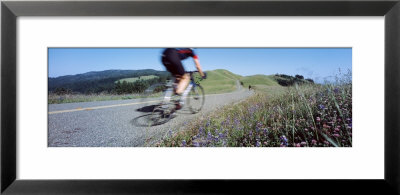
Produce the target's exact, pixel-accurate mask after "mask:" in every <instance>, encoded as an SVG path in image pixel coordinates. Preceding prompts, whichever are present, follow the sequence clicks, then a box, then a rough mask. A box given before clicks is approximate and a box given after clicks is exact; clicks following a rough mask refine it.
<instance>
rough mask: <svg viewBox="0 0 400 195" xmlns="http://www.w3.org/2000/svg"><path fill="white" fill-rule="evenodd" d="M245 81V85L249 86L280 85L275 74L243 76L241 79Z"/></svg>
mask: <svg viewBox="0 0 400 195" xmlns="http://www.w3.org/2000/svg"><path fill="white" fill-rule="evenodd" d="M240 81H241V82H243V86H244V87H246V88H248V87H249V85H251V86H252V87H257V86H279V84H278V82H277V81H276V80H275V78H274V76H272V75H252V76H246V77H242V79H240Z"/></svg>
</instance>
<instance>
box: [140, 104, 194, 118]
mask: <svg viewBox="0 0 400 195" xmlns="http://www.w3.org/2000/svg"><path fill="white" fill-rule="evenodd" d="M156 106H158V105H148V106H143V107H141V108H138V109H136V111H138V112H145V113H151V112H153V110H154V108H155V107H156ZM176 113H178V114H193V113H192V111H190V110H189V108H187V107H183V109H182V110H178V111H176ZM143 116H144V115H143Z"/></svg>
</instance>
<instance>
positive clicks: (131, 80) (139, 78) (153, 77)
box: [115, 75, 158, 83]
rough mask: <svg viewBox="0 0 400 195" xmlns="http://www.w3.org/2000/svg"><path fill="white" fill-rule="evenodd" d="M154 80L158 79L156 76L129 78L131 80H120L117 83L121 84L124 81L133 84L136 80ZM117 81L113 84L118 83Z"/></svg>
mask: <svg viewBox="0 0 400 195" xmlns="http://www.w3.org/2000/svg"><path fill="white" fill-rule="evenodd" d="M155 78H158V76H156V75H148V76H140V77H131V78H124V79H120V80H118V81H119V82H121V83H122V82H124V81H126V82H128V83H134V82H136V81H138V80H149V79H155ZM118 81H115V82H118Z"/></svg>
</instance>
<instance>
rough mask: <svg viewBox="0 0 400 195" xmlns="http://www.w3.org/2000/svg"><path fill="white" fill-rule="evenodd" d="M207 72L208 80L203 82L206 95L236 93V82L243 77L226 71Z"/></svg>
mask: <svg viewBox="0 0 400 195" xmlns="http://www.w3.org/2000/svg"><path fill="white" fill-rule="evenodd" d="M206 72H207V79H206V80H203V81H202V82H201V85H202V86H203V87H204V91H205V93H206V94H210V93H225V92H231V91H235V90H236V89H237V87H236V81H237V80H240V78H242V76H240V75H237V74H234V73H232V72H229V71H228V70H224V69H217V70H210V71H206Z"/></svg>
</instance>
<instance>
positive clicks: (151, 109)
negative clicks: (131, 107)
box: [136, 105, 157, 112]
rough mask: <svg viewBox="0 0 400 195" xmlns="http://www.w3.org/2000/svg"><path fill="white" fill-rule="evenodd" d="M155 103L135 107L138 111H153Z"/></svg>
mask: <svg viewBox="0 0 400 195" xmlns="http://www.w3.org/2000/svg"><path fill="white" fill-rule="evenodd" d="M156 106H157V105H149V106H143V107H141V108H138V109H136V111H138V112H153V110H154V108H155V107H156Z"/></svg>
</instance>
